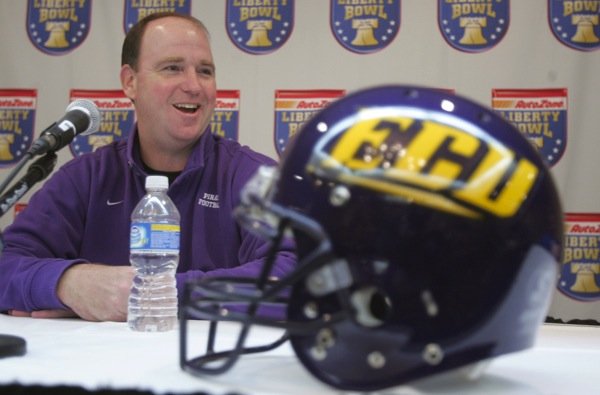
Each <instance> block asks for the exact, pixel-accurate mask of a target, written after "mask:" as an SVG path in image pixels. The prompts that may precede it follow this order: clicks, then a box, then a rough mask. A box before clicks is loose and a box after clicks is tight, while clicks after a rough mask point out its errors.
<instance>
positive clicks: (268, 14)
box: [225, 0, 294, 55]
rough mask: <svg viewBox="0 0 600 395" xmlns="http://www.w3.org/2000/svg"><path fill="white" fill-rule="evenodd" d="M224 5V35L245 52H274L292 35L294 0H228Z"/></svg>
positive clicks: (259, 53) (261, 53)
mask: <svg viewBox="0 0 600 395" xmlns="http://www.w3.org/2000/svg"><path fill="white" fill-rule="evenodd" d="M226 7H227V8H226V12H225V19H226V21H225V25H226V27H227V34H228V36H229V39H230V40H231V41H232V42H233V44H234V45H235V46H236V47H238V48H239V49H241V50H242V51H244V52H248V53H250V54H254V55H263V54H267V53H270V52H273V51H275V50H277V49H279V48H281V47H282V46H283V44H285V43H286V42H287V40H288V38H290V35H291V34H292V30H293V28H294V0H271V1H263V0H227V4H226Z"/></svg>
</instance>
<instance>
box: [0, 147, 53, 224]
mask: <svg viewBox="0 0 600 395" xmlns="http://www.w3.org/2000/svg"><path fill="white" fill-rule="evenodd" d="M24 163H26V162H23V164H24ZM55 165H56V153H55V152H54V151H50V152H48V153H47V154H46V155H44V156H42V157H40V158H39V159H38V160H36V161H35V162H33V163H32V164H31V165H29V168H28V169H27V173H25V175H24V176H23V177H21V179H20V180H19V181H18V182H16V183H15V184H14V185H13V186H12V187H11V188H10V189H9V190H8V191H6V192H5V193H4V194H3V195H2V196H0V217H2V216H3V215H4V214H6V212H7V211H8V210H9V209H10V208H11V207H12V206H13V205H14V204H15V203H16V202H17V201H18V200H19V199H20V198H22V197H23V196H24V195H25V194H26V193H27V192H28V191H29V190H30V189H31V187H33V186H34V185H35V184H36V183H38V182H39V181H42V180H43V179H44V178H46V177H48V175H49V174H50V173H52V170H54V166H55ZM21 167H23V166H21ZM13 173H14V174H13ZM17 173H18V171H17V172H14V171H13V172H12V173H11V174H10V175H9V177H8V178H7V180H6V181H5V184H6V185H8V183H10V181H12V179H13V178H14V176H15V175H16V174H17ZM0 192H1V190H0Z"/></svg>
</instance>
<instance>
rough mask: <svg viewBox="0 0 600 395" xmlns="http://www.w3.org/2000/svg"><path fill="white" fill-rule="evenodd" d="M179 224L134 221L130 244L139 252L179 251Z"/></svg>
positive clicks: (169, 252)
mask: <svg viewBox="0 0 600 395" xmlns="http://www.w3.org/2000/svg"><path fill="white" fill-rule="evenodd" d="M179 233H180V227H179V225H171V224H154V223H148V222H134V223H132V224H131V233H130V240H129V246H130V248H131V250H135V251H136V252H139V253H144V252H150V253H167V254H172V253H174V252H176V253H179Z"/></svg>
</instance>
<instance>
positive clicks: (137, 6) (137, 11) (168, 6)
mask: <svg viewBox="0 0 600 395" xmlns="http://www.w3.org/2000/svg"><path fill="white" fill-rule="evenodd" d="M191 10H192V2H191V0H169V1H140V0H125V12H124V13H123V29H124V30H125V34H127V32H129V29H131V28H132V27H133V25H135V24H136V23H138V22H139V21H140V20H141V19H143V18H145V17H146V16H148V15H150V14H154V13H156V12H177V13H178V14H184V15H190V13H191Z"/></svg>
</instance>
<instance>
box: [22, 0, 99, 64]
mask: <svg viewBox="0 0 600 395" xmlns="http://www.w3.org/2000/svg"><path fill="white" fill-rule="evenodd" d="M91 12H92V0H80V1H60V2H59V1H56V2H54V1H48V2H45V1H44V2H43V1H39V0H29V1H28V3H27V34H28V36H29V40H30V41H31V43H32V44H33V45H35V46H36V47H37V48H38V49H39V50H41V51H43V52H45V53H47V54H49V55H64V54H66V53H68V52H70V51H72V50H73V49H75V48H77V47H78V46H80V45H81V44H82V43H83V41H85V38H86V37H87V34H88V32H89V30H90V21H91Z"/></svg>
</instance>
